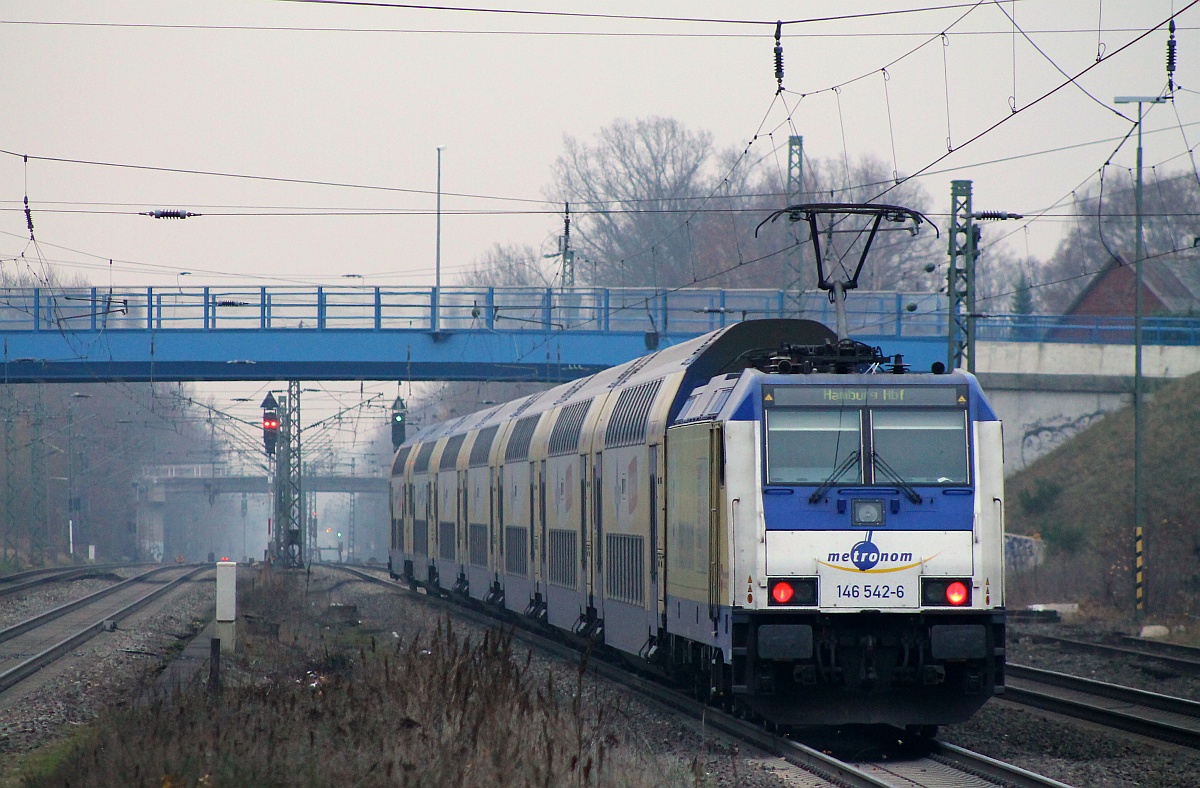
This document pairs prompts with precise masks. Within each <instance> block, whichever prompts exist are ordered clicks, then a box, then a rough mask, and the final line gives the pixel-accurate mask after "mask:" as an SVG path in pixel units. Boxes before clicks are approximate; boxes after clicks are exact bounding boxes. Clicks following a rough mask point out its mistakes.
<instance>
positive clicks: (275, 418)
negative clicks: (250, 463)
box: [262, 392, 279, 456]
mask: <svg viewBox="0 0 1200 788" xmlns="http://www.w3.org/2000/svg"><path fill="white" fill-rule="evenodd" d="M278 408H279V403H278V402H276V401H275V396H274V395H273V394H271V393H270V392H267V396H266V397H265V398H264V399H263V401H262V409H263V418H262V429H263V448H264V449H266V452H267V454H268V455H270V456H274V455H275V441H276V440H277V439H278V438H279V412H278V410H277V409H278Z"/></svg>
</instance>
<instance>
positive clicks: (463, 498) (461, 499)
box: [454, 471, 470, 566]
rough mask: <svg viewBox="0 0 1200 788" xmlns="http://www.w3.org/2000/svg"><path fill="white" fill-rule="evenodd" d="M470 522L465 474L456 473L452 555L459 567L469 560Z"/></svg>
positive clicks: (463, 472) (462, 472)
mask: <svg viewBox="0 0 1200 788" xmlns="http://www.w3.org/2000/svg"><path fill="white" fill-rule="evenodd" d="M469 521H470V514H469V510H468V509H467V472H466V471H459V472H458V523H457V525H456V526H455V529H454V530H455V531H457V536H456V541H457V542H458V545H457V549H456V550H455V552H454V555H455V556H456V557H457V559H458V563H459V565H460V566H461V565H463V564H466V563H467V562H468V561H469V560H470V553H469V552H468V548H467V530H468V528H467V523H468V522H469Z"/></svg>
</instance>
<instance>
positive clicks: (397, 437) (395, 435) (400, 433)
mask: <svg viewBox="0 0 1200 788" xmlns="http://www.w3.org/2000/svg"><path fill="white" fill-rule="evenodd" d="M407 419H408V406H407V405H405V404H404V400H402V399H400V397H398V396H397V397H396V401H395V402H393V403H392V449H393V450H396V449H399V448H400V444H402V443H404V432H405V427H406V425H407Z"/></svg>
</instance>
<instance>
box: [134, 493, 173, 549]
mask: <svg viewBox="0 0 1200 788" xmlns="http://www.w3.org/2000/svg"><path fill="white" fill-rule="evenodd" d="M166 503H167V489H166V487H164V486H163V485H161V484H159V483H158V482H151V483H150V484H149V485H147V486H144V487H140V488H139V491H138V497H137V545H138V557H139V558H142V559H144V560H147V561H162V560H163V550H164V546H165V539H164V536H163V509H165V508H166Z"/></svg>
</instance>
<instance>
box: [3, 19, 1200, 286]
mask: <svg viewBox="0 0 1200 788" xmlns="http://www.w3.org/2000/svg"><path fill="white" fill-rule="evenodd" d="M1194 5H1195V4H1194V3H1192V2H1191V0H1174V2H1172V0H1120V1H1119V2H1118V1H1117V0H1107V2H1101V0H1015V1H1014V0H1004V2H1000V3H998V2H992V1H991V0H989V1H988V2H979V3H959V2H956V0H907V1H906V2H900V1H899V0H892V1H891V2H870V1H869V0H859V1H858V2H854V3H831V2H818V1H817V0H792V2H766V1H765V0H742V1H740V2H737V3H728V2H726V3H716V2H686V3H684V2H645V0H642V1H641V2H605V3H596V2H592V3H585V2H581V1H579V0H558V1H557V2H549V1H548V0H546V1H541V0H516V1H515V2H513V3H512V4H507V3H506V4H503V5H487V6H486V7H487V8H491V9H522V10H531V11H550V10H554V11H560V12H579V13H595V12H602V13H605V14H613V15H620V14H636V15H643V16H645V15H649V16H686V17H689V18H700V17H709V18H718V19H726V20H751V21H762V22H768V21H771V20H776V19H780V18H782V19H786V20H799V19H806V18H812V17H817V16H829V15H831V14H847V13H855V14H862V13H870V12H877V11H895V10H904V9H918V8H930V7H938V8H936V10H926V11H922V12H915V13H905V14H896V15H888V16H876V17H865V18H859V19H841V20H835V21H828V22H810V23H795V24H789V25H785V26H784V30H783V45H784V49H785V63H786V76H785V79H784V86H785V88H786V89H787V92H785V93H784V94H783V95H781V96H776V90H775V89H776V82H775V78H774V73H773V65H772V47H773V44H774V41H773V36H774V25H772V24H758V25H752V24H734V23H732V21H731V22H689V21H657V20H648V19H617V18H609V19H597V18H584V17H572V16H545V15H528V14H524V15H518V14H501V13H480V12H463V11H451V10H418V9H412V8H396V7H393V8H378V7H363V6H355V5H353V4H339V5H333V4H318V3H303V2H272V1H271V0H237V1H236V2H235V1H234V0H210V1H209V2H189V3H181V2H173V3H163V2H140V1H138V0H127V1H125V2H117V1H116V0H87V1H86V2H83V1H79V2H70V1H64V2H55V3H47V2H44V0H36V1H34V0H28V1H25V2H22V1H20V0H0V22H2V24H0V34H2V35H3V41H4V53H5V67H4V70H3V73H4V77H3V88H2V92H0V95H2V96H3V102H4V118H3V121H0V149H3V150H4V151H6V152H8V153H9V154H19V155H7V154H6V155H0V209H2V210H0V260H2V262H0V265H6V266H17V267H18V268H21V267H28V269H29V270H33V271H35V272H37V271H38V270H40V266H41V265H42V264H43V262H50V263H54V264H56V265H58V266H60V267H61V268H63V269H64V270H68V271H71V272H79V273H82V274H83V275H85V276H87V277H88V278H89V279H90V280H91V281H92V282H93V283H95V284H97V285H105V286H107V285H108V284H110V283H114V284H118V285H156V286H166V285H170V286H176V285H179V284H182V285H185V286H187V285H191V286H198V285H201V284H213V283H218V282H220V283H226V284H233V283H246V284H286V283H297V284H301V283H304V284H353V283H358V281H359V280H357V279H355V278H345V275H346V274H355V275H361V276H362V277H363V280H362V281H363V282H365V283H367V284H379V285H388V286H428V285H430V284H432V281H433V278H434V272H433V268H434V245H435V232H434V228H435V219H434V216H433V209H434V204H435V198H434V195H433V192H434V191H435V183H436V161H437V159H436V147H437V146H439V145H444V146H445V150H444V151H443V154H442V156H443V159H442V173H443V179H442V188H443V192H444V197H443V210H444V216H443V230H442V266H443V268H442V270H443V282H444V283H447V284H449V283H452V282H453V279H454V275H455V273H456V272H457V271H460V270H462V269H463V268H464V267H465V266H468V265H470V264H471V263H473V262H474V261H475V260H476V259H477V258H478V257H479V256H480V255H481V254H482V253H483V252H484V251H485V250H486V249H487V248H488V247H489V246H491V245H492V244H493V243H495V242H500V243H520V244H531V245H533V246H535V247H539V248H543V249H544V251H546V252H549V251H551V250H552V249H553V239H554V236H555V235H556V234H557V233H558V232H559V230H560V228H561V220H560V218H559V217H558V216H556V215H553V214H551V213H548V212H547V211H550V210H553V209H552V208H551V207H550V206H547V205H546V204H544V203H542V202H539V201H540V200H542V198H543V197H544V194H545V189H546V186H547V184H548V182H549V178H550V167H551V164H552V163H553V161H554V159H555V158H556V157H557V156H558V155H559V153H560V152H561V151H562V140H563V135H564V134H569V135H573V136H576V137H578V138H580V139H582V140H587V139H589V138H591V137H592V135H594V134H595V132H596V131H597V130H598V129H599V128H601V127H602V126H604V125H606V124H608V123H611V122H612V121H613V120H614V119H616V118H638V117H647V116H652V115H661V116H670V117H674V118H677V119H678V120H680V121H681V122H683V123H684V124H685V125H686V126H688V127H689V128H691V129H694V130H708V131H711V132H712V133H713V135H714V137H715V141H716V143H717V144H718V145H719V146H721V147H733V148H737V149H738V150H742V149H745V148H746V146H747V143H748V142H750V141H751V140H752V139H753V138H754V136H755V135H756V134H758V139H757V141H756V142H755V143H754V145H753V146H751V157H752V158H753V159H755V160H757V159H759V158H761V157H766V158H767V161H768V163H769V164H770V166H785V164H786V144H787V135H788V134H789V133H799V134H802V135H803V136H804V139H805V149H806V153H807V155H809V156H810V157H836V158H842V157H844V156H847V155H848V156H849V157H850V158H851V159H852V160H853V159H855V158H858V157H860V156H863V155H872V156H875V157H877V158H879V159H881V160H883V161H884V162H886V163H887V164H888V166H889V168H890V167H891V166H893V165H892V163H893V161H894V166H895V167H896V169H898V170H899V172H900V173H901V174H909V173H914V172H918V171H922V170H924V169H926V168H928V170H929V171H930V173H929V174H926V175H923V176H922V177H921V183H922V185H923V186H924V187H925V188H926V189H927V190H928V191H929V192H930V194H931V195H932V196H933V197H934V205H935V206H936V208H937V209H938V210H939V211H943V212H944V211H945V210H946V209H948V206H949V189H950V181H951V180H952V179H955V178H965V179H970V180H973V181H974V193H975V207H976V209H977V210H979V209H985V208H994V209H999V210H1005V211H1015V212H1020V213H1024V214H1027V215H1030V216H1033V215H1036V214H1037V213H1038V212H1040V211H1045V210H1046V209H1049V208H1050V207H1051V206H1053V205H1054V204H1055V203H1056V202H1057V201H1059V200H1061V199H1063V198H1064V197H1068V196H1069V195H1070V193H1071V191H1072V190H1073V189H1077V188H1083V187H1086V186H1087V185H1088V183H1089V182H1090V181H1089V178H1094V176H1095V174H1096V173H1097V171H1098V170H1099V169H1100V167H1101V165H1102V164H1104V162H1105V160H1106V159H1107V158H1108V157H1109V155H1110V154H1111V153H1112V151H1113V150H1114V148H1116V142H1113V141H1108V140H1111V139H1112V138H1118V139H1119V138H1120V137H1121V136H1123V135H1124V134H1125V133H1126V132H1128V131H1129V129H1130V128H1131V124H1130V122H1129V121H1128V120H1126V119H1124V118H1122V117H1120V116H1119V115H1117V114H1115V112H1114V111H1113V105H1112V100H1113V98H1114V97H1115V96H1118V95H1127V94H1146V95H1152V94H1157V93H1159V92H1160V91H1162V90H1163V89H1164V88H1165V84H1166V73H1165V69H1164V60H1165V57H1164V53H1165V48H1166V40H1167V33H1166V30H1165V28H1163V29H1160V30H1158V31H1155V32H1152V33H1150V35H1148V36H1146V37H1145V38H1144V39H1143V40H1142V41H1141V42H1139V43H1134V44H1132V45H1130V46H1128V47H1127V48H1125V49H1123V50H1122V49H1121V48H1122V47H1124V46H1125V45H1126V44H1129V42H1130V41H1132V40H1133V39H1135V38H1136V37H1137V36H1139V35H1141V34H1142V33H1144V32H1145V31H1147V30H1150V29H1152V28H1154V27H1155V26H1157V25H1159V24H1160V23H1162V22H1163V21H1164V20H1166V19H1167V18H1168V17H1169V16H1170V15H1171V13H1172V11H1175V12H1179V16H1178V20H1177V23H1178V25H1179V30H1178V33H1177V37H1178V41H1179V70H1178V72H1177V74H1176V81H1177V83H1178V84H1179V85H1181V86H1182V87H1183V88H1185V89H1190V88H1197V89H1200V80H1197V79H1196V75H1197V74H1198V73H1200V36H1198V35H1197V32H1196V30H1197V28H1198V27H1200V6H1196V7H1193V6H1194ZM479 7H480V8H482V7H484V6H479ZM1006 12H1007V13H1006ZM1010 17H1012V18H1015V21H1016V25H1018V26H1019V27H1020V28H1021V29H1023V30H1024V31H1025V32H1026V33H1027V34H1028V38H1026V37H1025V36H1023V35H1022V34H1021V33H1020V32H1015V31H1014V24H1013V22H1012V21H1011V19H1010ZM34 23H37V24H34ZM941 31H947V32H946V35H945V37H944V38H939V37H938V33H940V32H941ZM922 45H923V46H922ZM1035 45H1036V48H1035ZM1039 49H1040V50H1041V51H1040V52H1039ZM1118 50H1120V51H1118ZM1098 52H1100V53H1102V54H1104V55H1105V56H1106V58H1107V59H1105V60H1104V61H1103V62H1100V63H1097V53H1098ZM906 53H909V54H907V56H905V54H906ZM889 64H890V65H889ZM885 66H886V71H887V75H888V79H887V80H886V82H885V79H884V76H883V71H882V69H883V68H884V67H885ZM1089 66H1093V68H1092V69H1091V70H1090V71H1089V72H1088V73H1087V74H1085V75H1084V76H1083V77H1081V78H1080V79H1079V81H1078V87H1076V86H1071V85H1068V86H1067V87H1065V88H1062V89H1061V90H1058V91H1057V92H1056V93H1054V94H1053V95H1050V96H1048V97H1046V98H1044V99H1042V100H1041V101H1040V102H1038V103H1036V104H1033V106H1030V105H1031V104H1032V103H1033V102H1035V101H1036V100H1037V99H1039V98H1041V97H1042V96H1043V95H1044V94H1046V93H1047V92H1049V91H1051V90H1052V89H1054V88H1055V87H1057V86H1059V85H1060V84H1061V83H1063V82H1065V81H1066V78H1065V77H1064V76H1063V74H1062V73H1060V71H1059V69H1061V71H1062V72H1065V73H1067V74H1070V75H1075V74H1077V73H1079V72H1081V71H1083V70H1084V69H1086V68H1088V67H1089ZM860 76H862V77H864V78H862V79H859V80H857V81H851V80H854V78H856V77H860ZM844 83H848V84H844ZM838 84H843V86H842V87H841V88H840V91H839V92H834V91H831V90H828V88H830V87H831V86H833V85H838ZM1084 90H1086V91H1087V92H1089V93H1090V94H1091V96H1092V97H1094V99H1093V98H1091V97H1089V96H1088V95H1085V93H1084ZM947 97H948V101H949V110H950V111H949V114H948V113H947ZM1011 106H1015V107H1016V108H1017V110H1018V112H1016V113H1014V112H1013V111H1012V109H1011V108H1010V107H1011ZM1118 109H1120V110H1121V111H1122V112H1124V113H1125V114H1126V115H1127V116H1130V117H1134V116H1135V115H1136V108H1135V107H1129V106H1125V107H1118ZM889 110H890V112H889ZM789 118H790V120H789ZM1002 121H1004V122H1003V123H1002V124H1001V125H1000V126H998V127H997V128H996V129H995V130H993V131H991V132H989V133H987V134H985V135H984V136H982V137H981V138H980V139H978V140H976V141H974V142H971V143H970V144H967V143H968V140H970V139H971V138H972V137H974V136H975V135H977V134H980V133H981V132H983V131H985V130H986V129H987V128H988V127H990V126H992V125H993V124H996V123H1000V122H1002ZM1198 123H1200V94H1198V93H1193V92H1190V90H1185V91H1177V93H1176V101H1175V105H1174V107H1172V106H1170V105H1166V106H1161V107H1156V108H1154V111H1153V112H1152V113H1151V114H1150V115H1149V117H1148V118H1147V122H1146V124H1145V130H1146V131H1147V132H1148V136H1147V137H1146V162H1147V164H1148V165H1150V164H1153V165H1157V166H1158V167H1159V170H1158V171H1159V172H1163V171H1167V170H1169V171H1173V172H1177V171H1180V170H1188V171H1190V170H1191V167H1192V164H1191V161H1190V159H1189V157H1188V156H1187V155H1186V151H1187V148H1188V142H1187V140H1192V141H1193V142H1194V141H1196V140H1200V125H1192V124H1198ZM1150 132H1153V133H1150ZM947 138H949V142H950V144H951V145H952V146H953V147H954V148H955V151H954V152H953V153H952V154H951V155H949V156H948V157H946V158H945V159H944V160H941V161H938V159H939V158H940V157H942V156H943V155H944V154H946V153H947ZM1098 141H1102V142H1098ZM1060 148H1067V150H1059V151H1057V152H1053V153H1043V154H1042V155H1034V154H1038V153H1039V152H1042V151H1048V150H1052V149H1060ZM893 150H894V153H893ZM26 154H27V155H29V157H30V160H29V162H28V164H26V163H25V162H24V161H23V160H22V158H21V155H26ZM1015 157H1023V158H1015ZM47 159H71V160H77V161H89V162H103V163H107V164H120V165H137V167H145V168H170V169H177V170H193V171H208V172H220V173H227V174H233V175H246V176H265V177H267V178H278V179H294V180H304V181H323V182H331V183H339V184H351V185H353V186H354V187H353V188H351V187H334V186H321V185H311V184H298V183H288V182H280V181H272V180H254V179H248V178H229V177H216V176H209V175H200V174H186V173H178V172H160V171H155V170H151V169H138V168H134V167H125V166H123V167H114V166H95V165H90V164H82V163H67V162H60V161H49V160H47ZM1001 159H1007V161H1001V162H998V163H989V162H995V161H996V160H1001ZM1113 161H1114V163H1115V164H1117V165H1120V166H1123V167H1131V166H1132V165H1133V161H1134V146H1133V143H1132V142H1130V143H1128V144H1126V145H1125V146H1124V147H1123V148H1122V149H1121V150H1120V151H1119V152H1118V153H1117V155H1116V157H1115V158H1114V159H1113ZM776 162H779V163H778V164H777V163H776ZM367 187H374V188H367ZM26 195H28V197H29V200H30V205H31V207H32V216H33V221H34V226H35V232H36V237H37V241H38V244H37V246H36V247H35V246H33V245H30V244H29V243H28V231H27V229H26V226H25V217H24V215H23V213H22V211H21V201H22V200H23V198H24V197H25V196H26ZM461 195H478V196H477V197H474V196H473V197H467V196H461ZM1068 207H1069V206H1068ZM159 208H177V209H184V210H189V211H193V212H196V213H201V214H205V215H204V216H201V217H197V218H192V219H188V220H186V221H169V220H155V219H152V218H148V217H144V216H138V215H137V213H138V212H139V211H149V210H154V209H159ZM348 209H352V210H358V211H361V212H363V213H366V214H371V213H372V212H374V215H355V216H329V215H296V214H321V213H326V214H327V213H337V212H341V211H345V210H348ZM1063 212H1064V210H1062V209H1058V210H1051V211H1050V213H1051V214H1061V213H1063ZM380 214H383V215H380ZM941 221H942V222H943V223H944V219H942V220H941ZM1024 226H1027V227H1028V232H1025V230H1024V229H1023V227H1024ZM1063 227H1064V224H1063V222H1062V221H1061V220H1060V219H1057V218H1055V217H1053V216H1051V217H1048V218H1044V219H1039V220H1037V221H1032V222H1029V223H1027V224H1026V225H1023V226H1010V227H1007V228H1005V231H1006V232H1008V231H1011V232H1012V238H1011V240H1012V241H1013V242H1014V243H1015V244H1016V246H1015V247H1014V248H1015V250H1016V251H1017V252H1018V253H1019V254H1022V255H1023V254H1024V253H1025V244H1026V242H1028V244H1029V251H1030V252H1032V253H1033V254H1035V255H1039V256H1046V255H1048V254H1050V253H1051V252H1052V251H1053V249H1054V246H1055V244H1056V243H1057V241H1058V239H1059V238H1060V237H1061V234H1062V231H1063ZM989 231H990V232H994V234H995V235H999V234H1000V232H1001V231H1000V230H995V231H991V230H990V229H989ZM21 255H24V259H23V260H21V259H17V260H16V261H15V262H14V259H15V258H20V257H21ZM110 258H111V259H112V260H113V261H114V262H113V264H112V265H111V266H110V265H109V264H108V260H109V259H110ZM184 271H187V272H190V274H189V275H188V276H183V277H181V276H180V272H184Z"/></svg>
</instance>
